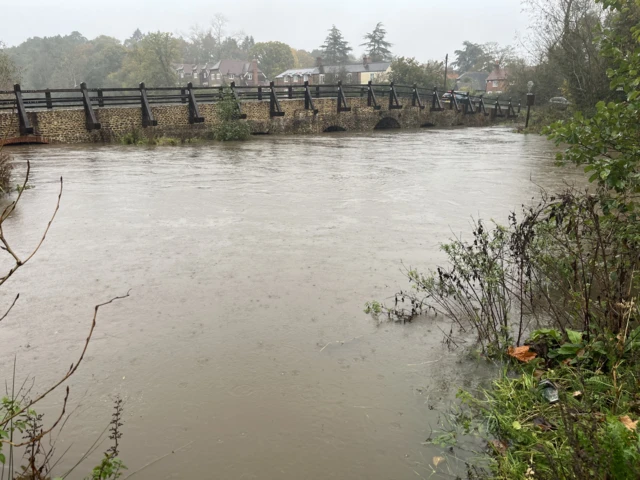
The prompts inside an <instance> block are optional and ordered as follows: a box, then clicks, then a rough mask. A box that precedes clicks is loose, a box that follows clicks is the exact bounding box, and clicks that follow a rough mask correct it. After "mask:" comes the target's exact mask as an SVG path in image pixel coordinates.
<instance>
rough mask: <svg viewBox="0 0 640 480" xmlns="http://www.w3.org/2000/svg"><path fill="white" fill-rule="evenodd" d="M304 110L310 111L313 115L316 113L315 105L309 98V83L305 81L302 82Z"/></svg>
mask: <svg viewBox="0 0 640 480" xmlns="http://www.w3.org/2000/svg"><path fill="white" fill-rule="evenodd" d="M304 109H305V110H312V111H313V114H314V115H315V114H316V113H318V110H317V109H316V107H315V105H314V104H313V98H312V97H311V90H309V81H308V80H305V82H304Z"/></svg>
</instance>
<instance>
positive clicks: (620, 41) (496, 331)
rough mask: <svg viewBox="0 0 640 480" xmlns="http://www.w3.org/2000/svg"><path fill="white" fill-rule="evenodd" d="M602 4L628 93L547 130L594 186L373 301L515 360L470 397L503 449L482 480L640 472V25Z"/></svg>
mask: <svg viewBox="0 0 640 480" xmlns="http://www.w3.org/2000/svg"><path fill="white" fill-rule="evenodd" d="M600 3H601V5H602V6H603V7H604V8H607V9H610V13H611V14H612V19H613V20H612V21H611V23H610V24H609V28H607V29H606V30H605V31H604V33H603V37H602V43H601V47H602V54H603V55H605V56H606V58H607V61H608V62H610V63H611V64H612V65H613V66H614V67H612V68H610V69H609V71H608V75H609V78H610V81H611V88H612V90H614V91H615V92H616V95H617V96H618V97H620V98H619V100H618V101H611V102H609V103H604V102H599V103H598V104H597V105H596V107H595V109H594V111H593V113H592V115H591V116H585V115H582V114H580V113H576V114H575V115H574V117H573V118H572V119H570V120H567V121H559V122H556V123H554V124H553V125H552V126H550V127H548V128H547V129H546V130H545V133H546V134H548V135H549V137H550V138H551V139H553V140H554V141H556V142H557V143H558V144H559V145H563V146H565V151H564V153H562V154H559V155H558V160H559V161H560V162H567V163H573V164H575V165H578V166H582V167H584V170H585V172H586V173H587V174H588V175H589V180H590V182H591V183H592V185H593V188H591V189H590V191H589V190H585V191H580V190H575V189H571V190H568V191H566V192H562V193H560V194H557V195H549V194H543V195H542V199H541V200H540V202H539V204H538V205H536V206H533V207H525V208H523V210H522V212H521V214H519V215H516V214H512V215H511V216H510V218H509V222H508V225H506V226H501V225H493V226H491V227H488V226H487V225H485V223H483V222H482V221H477V222H476V224H475V228H474V231H473V238H472V239H471V240H470V241H465V240H463V239H461V238H458V239H454V240H453V241H452V242H451V243H449V244H446V245H444V246H443V250H444V252H445V253H446V254H447V258H448V264H447V265H446V266H443V267H439V268H437V269H436V270H435V271H431V272H428V273H424V274H423V273H420V272H418V271H417V270H414V269H409V270H407V276H408V279H409V282H410V284H411V285H412V288H411V289H410V290H409V291H401V292H399V293H398V294H397V295H396V297H395V299H394V302H393V304H392V305H383V304H380V303H377V302H372V303H369V304H368V305H367V311H368V312H370V313H373V314H375V315H377V316H383V315H384V316H386V317H387V318H388V319H392V320H401V321H407V320H409V321H410V320H412V319H413V318H414V317H415V316H416V315H419V314H421V313H436V314H438V313H439V314H444V315H445V316H446V318H448V319H449V320H450V321H451V329H450V331H449V332H448V333H446V338H445V340H446V342H447V343H448V344H450V345H459V344H460V342H461V341H464V339H465V338H468V335H466V336H465V335H461V333H463V334H464V332H467V333H470V332H472V333H473V335H474V336H475V339H476V341H477V345H478V346H479V348H480V350H481V352H482V353H483V354H484V355H485V356H487V357H498V358H501V359H502V360H504V361H505V362H506V365H507V367H506V368H505V371H504V372H503V375H501V377H500V378H499V379H497V380H496V381H495V382H494V383H493V385H492V387H491V388H488V389H485V390H482V391H480V392H475V393H471V392H465V391H462V392H460V394H459V397H460V399H461V400H462V403H463V405H464V406H466V407H467V410H466V414H465V415H461V416H459V418H458V420H459V421H458V424H457V426H458V428H459V429H461V430H462V431H463V432H464V433H471V432H474V433H476V434H479V435H481V436H483V437H484V438H485V439H486V440H487V445H488V448H489V451H490V454H491V463H490V466H489V469H490V472H485V473H476V474H473V475H472V476H471V477H470V478H484V477H486V478H499V479H505V480H507V479H520V478H523V479H526V478H530V479H549V480H551V479H553V480H556V479H580V480H582V479H590V478H593V479H635V478H640V436H639V431H638V428H637V422H638V419H639V418H640V383H639V378H638V372H640V310H639V306H638V296H639V295H640V277H639V275H640V263H639V262H640V219H639V218H638V202H637V195H638V193H640V177H639V175H638V171H639V167H640V127H639V125H638V123H637V118H638V112H640V73H639V72H640V21H638V22H637V23H636V24H635V25H633V26H632V27H631V36H632V39H633V41H632V42H630V41H628V40H629V39H628V33H624V35H623V34H622V33H621V32H622V30H621V29H620V28H619V23H620V22H623V21H628V19H630V18H635V19H638V18H640V17H639V16H638V15H637V14H638V12H639V11H640V2H637V1H631V0H601V1H600ZM453 440H455V434H452V433H451V432H448V433H445V434H443V435H441V436H440V437H438V439H436V441H439V442H445V441H449V442H450V441H453Z"/></svg>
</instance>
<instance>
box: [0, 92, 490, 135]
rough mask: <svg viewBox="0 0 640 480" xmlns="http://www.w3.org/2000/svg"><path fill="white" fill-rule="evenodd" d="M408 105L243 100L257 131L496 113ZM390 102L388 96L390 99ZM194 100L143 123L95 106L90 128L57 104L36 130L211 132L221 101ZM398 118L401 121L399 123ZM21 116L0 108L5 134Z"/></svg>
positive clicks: (129, 111) (359, 127) (453, 121)
mask: <svg viewBox="0 0 640 480" xmlns="http://www.w3.org/2000/svg"><path fill="white" fill-rule="evenodd" d="M400 101H401V103H404V107H403V108H402V109H394V110H389V109H388V107H387V105H384V104H383V106H382V108H381V109H380V110H375V109H373V108H372V107H368V106H367V99H366V98H349V99H348V103H349V106H350V107H351V111H350V112H340V113H338V112H337V106H336V100H335V99H330V98H322V99H314V104H315V107H316V109H317V110H318V113H317V114H315V115H314V114H313V112H312V111H310V110H305V108H304V100H296V99H294V100H280V107H281V109H282V111H284V112H285V115H284V116H283V117H274V118H270V115H269V101H268V100H267V101H248V102H242V104H241V108H242V113H245V114H246V115H247V119H246V122H247V123H249V125H250V126H251V130H252V132H253V133H256V134H264V133H272V134H308V133H322V132H324V131H326V130H327V129H330V130H342V129H344V130H346V131H369V130H373V129H375V128H376V126H378V128H381V127H384V126H386V127H395V128H420V127H431V126H438V127H449V126H456V125H465V126H482V125H486V124H488V123H490V122H492V121H493V118H492V116H485V115H483V114H481V113H476V114H467V115H465V114H463V113H457V112H456V111H455V110H449V109H445V110H443V111H433V112H432V111H430V110H429V106H428V105H427V107H426V108H424V109H420V108H419V107H413V106H411V101H410V100H409V99H404V98H403V99H401V100H400ZM385 103H386V102H385ZM188 108H189V107H188V105H186V104H185V105H166V106H152V107H151V110H152V112H153V115H154V117H155V119H156V120H157V121H158V125H157V126H155V127H147V128H144V129H143V128H142V112H141V109H140V108H137V107H102V108H95V109H94V111H95V113H96V116H97V119H98V122H100V123H101V128H100V129H97V130H93V131H89V130H87V128H86V120H85V113H84V110H83V109H55V110H43V111H35V112H29V113H28V116H29V121H30V122H31V125H32V126H33V127H34V130H35V134H36V135H39V136H41V137H44V138H45V139H46V140H48V141H49V142H51V143H91V142H111V141H117V140H118V139H119V138H120V137H121V136H123V135H125V134H127V133H128V132H131V131H134V130H138V131H140V132H143V133H144V134H145V135H155V136H162V135H165V136H170V137H177V138H181V139H190V138H206V137H207V134H208V132H210V130H211V127H212V126H213V125H215V123H216V122H217V115H216V108H217V107H216V104H206V103H201V104H199V105H198V108H199V110H200V115H201V116H202V117H204V119H205V121H204V123H200V124H193V125H191V124H189V110H188ZM396 122H397V123H396ZM19 136H20V133H19V126H18V117H17V114H16V113H14V112H3V113H0V139H6V138H9V139H10V138H12V137H19Z"/></svg>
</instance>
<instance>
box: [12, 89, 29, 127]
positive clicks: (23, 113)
mask: <svg viewBox="0 0 640 480" xmlns="http://www.w3.org/2000/svg"><path fill="white" fill-rule="evenodd" d="M13 93H14V94H15V96H16V107H17V109H18V122H19V124H20V135H30V134H32V133H33V127H32V126H31V124H30V123H29V117H28V116H27V110H26V109H25V107H24V101H23V99H22V89H21V88H20V84H19V83H16V84H15V85H14V86H13Z"/></svg>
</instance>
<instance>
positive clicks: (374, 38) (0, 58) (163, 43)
mask: <svg viewBox="0 0 640 480" xmlns="http://www.w3.org/2000/svg"><path fill="white" fill-rule="evenodd" d="M364 39H365V42H364V43H363V44H362V45H361V46H364V47H365V52H366V53H365V54H366V55H367V56H368V57H370V58H371V59H372V61H384V60H391V52H390V50H389V48H390V47H391V43H389V42H388V41H387V40H386V31H385V29H384V27H383V25H382V23H378V24H377V25H376V27H375V28H374V29H373V30H372V31H371V32H370V33H368V34H366V35H365V36H364ZM351 52H352V47H351V46H349V44H348V42H346V40H344V37H343V36H342V33H341V32H340V30H339V29H338V28H336V27H335V25H334V26H332V28H331V29H330V30H329V33H328V35H327V38H326V39H325V41H324V43H323V44H322V45H321V46H320V47H319V48H317V49H314V50H312V51H311V52H308V51H306V50H302V49H295V48H293V47H291V46H289V45H287V44H285V43H283V42H277V41H269V42H255V40H254V38H253V36H251V35H246V34H244V33H228V32H227V21H226V19H225V18H224V16H222V15H220V14H218V15H215V16H214V18H213V19H212V20H211V21H210V23H209V25H207V26H205V27H201V26H199V25H194V26H193V27H192V28H191V29H190V31H189V32H188V33H186V34H183V35H180V36H176V35H173V34H171V33H168V32H159V31H158V32H148V33H143V32H141V31H140V30H139V29H137V30H136V31H135V32H133V34H132V35H131V36H130V37H129V38H127V39H126V40H125V41H124V42H121V41H120V40H118V39H117V38H114V37H109V36H106V35H100V36H98V37H96V38H94V39H91V40H90V39H88V38H86V37H85V36H84V35H82V34H81V33H80V32H72V33H71V34H69V35H57V36H54V37H32V38H29V39H28V40H26V41H25V42H23V43H21V44H20V45H17V46H15V47H10V48H6V47H5V46H4V45H3V44H2V43H1V42H0V88H2V89H8V88H11V86H12V85H13V84H14V83H18V82H20V83H22V85H23V86H24V87H25V88H32V89H42V88H72V87H77V86H78V85H79V84H80V83H81V82H86V83H87V84H88V85H91V86H93V87H121V86H131V85H136V84H138V83H139V82H140V81H144V82H146V84H147V85H148V86H170V85H176V84H177V83H178V77H177V74H176V71H175V68H174V67H173V65H174V64H177V63H185V64H187V63H190V64H199V65H202V64H205V63H209V64H213V63H216V62H217V61H219V60H223V59H231V60H244V61H250V60H253V59H257V60H258V62H259V64H260V68H261V70H262V71H263V72H264V73H265V75H266V76H267V78H273V77H274V76H276V75H278V74H279V73H281V72H283V71H285V70H287V69H291V68H307V67H313V66H316V64H317V61H318V58H320V59H322V62H323V63H324V64H325V65H346V64H347V63H349V62H356V61H358V59H357V58H356V57H355V56H353V54H352V53H351Z"/></svg>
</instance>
